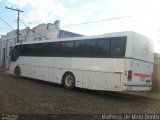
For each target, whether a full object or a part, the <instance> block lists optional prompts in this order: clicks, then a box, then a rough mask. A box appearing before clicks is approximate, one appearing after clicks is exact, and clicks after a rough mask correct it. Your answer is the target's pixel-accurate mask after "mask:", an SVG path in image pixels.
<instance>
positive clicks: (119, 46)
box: [110, 37, 126, 57]
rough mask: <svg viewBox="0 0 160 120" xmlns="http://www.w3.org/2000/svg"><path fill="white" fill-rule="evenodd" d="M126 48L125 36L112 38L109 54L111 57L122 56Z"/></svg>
mask: <svg viewBox="0 0 160 120" xmlns="http://www.w3.org/2000/svg"><path fill="white" fill-rule="evenodd" d="M125 48H126V37H117V38H112V40H111V48H110V56H111V57H124V54H125Z"/></svg>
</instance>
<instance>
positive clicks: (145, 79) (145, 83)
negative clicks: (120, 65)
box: [123, 59, 153, 91]
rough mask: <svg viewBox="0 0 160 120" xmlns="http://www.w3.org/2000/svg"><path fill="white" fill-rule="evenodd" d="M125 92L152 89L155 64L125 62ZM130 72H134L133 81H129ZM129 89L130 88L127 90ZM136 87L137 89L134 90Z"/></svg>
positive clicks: (133, 61)
mask: <svg viewBox="0 0 160 120" xmlns="http://www.w3.org/2000/svg"><path fill="white" fill-rule="evenodd" d="M125 70H126V71H127V74H126V75H125V77H124V82H123V85H124V90H130V91H131V90H133V91H135V90H136V91H140V90H141V91H143V87H145V89H146V90H151V89H152V74H153V64H152V63H148V62H144V61H139V60H135V59H126V60H125ZM128 70H129V71H132V73H131V75H130V76H131V79H128ZM127 87H128V88H127ZM134 87H135V88H134Z"/></svg>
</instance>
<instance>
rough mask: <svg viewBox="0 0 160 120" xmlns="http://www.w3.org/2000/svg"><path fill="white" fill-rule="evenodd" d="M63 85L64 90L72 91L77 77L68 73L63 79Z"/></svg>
mask: <svg viewBox="0 0 160 120" xmlns="http://www.w3.org/2000/svg"><path fill="white" fill-rule="evenodd" d="M62 85H63V86H64V88H66V89H69V90H72V89H74V87H75V77H74V75H73V74H72V73H66V74H64V76H63V79H62Z"/></svg>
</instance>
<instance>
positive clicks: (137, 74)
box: [134, 73, 152, 77]
mask: <svg viewBox="0 0 160 120" xmlns="http://www.w3.org/2000/svg"><path fill="white" fill-rule="evenodd" d="M134 76H139V77H152V75H148V74H141V73H134Z"/></svg>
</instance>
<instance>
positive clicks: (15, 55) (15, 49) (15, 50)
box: [11, 46, 19, 61]
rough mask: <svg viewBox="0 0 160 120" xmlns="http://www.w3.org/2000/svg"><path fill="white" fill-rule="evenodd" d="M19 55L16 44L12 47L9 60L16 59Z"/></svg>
mask: <svg viewBox="0 0 160 120" xmlns="http://www.w3.org/2000/svg"><path fill="white" fill-rule="evenodd" d="M18 57H19V46H16V47H15V48H14V49H13V52H12V56H11V61H16V60H17V59H18Z"/></svg>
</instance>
